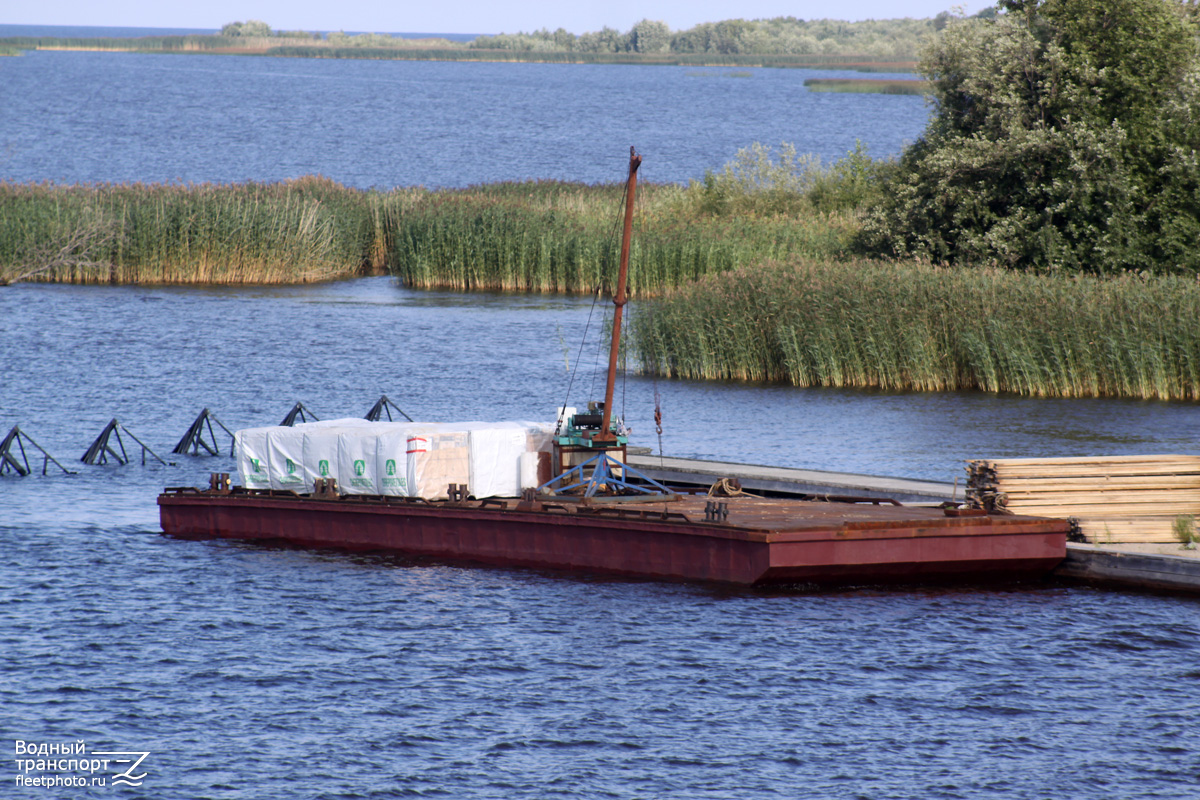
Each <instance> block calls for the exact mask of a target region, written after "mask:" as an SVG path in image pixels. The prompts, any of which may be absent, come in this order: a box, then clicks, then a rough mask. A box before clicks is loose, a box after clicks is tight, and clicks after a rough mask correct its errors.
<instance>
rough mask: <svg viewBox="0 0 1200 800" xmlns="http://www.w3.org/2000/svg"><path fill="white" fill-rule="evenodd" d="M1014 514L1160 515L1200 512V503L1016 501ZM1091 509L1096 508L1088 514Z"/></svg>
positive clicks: (1059, 515)
mask: <svg viewBox="0 0 1200 800" xmlns="http://www.w3.org/2000/svg"><path fill="white" fill-rule="evenodd" d="M1007 508H1008V510H1009V511H1011V512H1013V513H1014V514H1026V515H1029V516H1034V517H1037V516H1042V517H1078V516H1095V515H1096V514H1097V513H1103V514H1111V515H1114V516H1147V517H1152V516H1160V515H1163V514H1172V515H1182V514H1200V503H1143V504H1138V503H1123V504H1119V503H1110V504H1105V505H1099V504H1096V503H1082V504H1078V505H1067V504H1065V503H1057V504H1045V505H1039V504H1035V503H1014V504H1011V505H1009V506H1007ZM1089 509H1095V511H1094V512H1093V513H1092V514H1088V511H1089Z"/></svg>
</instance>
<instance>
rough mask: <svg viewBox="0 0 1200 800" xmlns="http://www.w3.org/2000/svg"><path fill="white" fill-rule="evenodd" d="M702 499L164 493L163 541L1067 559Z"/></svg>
mask: <svg viewBox="0 0 1200 800" xmlns="http://www.w3.org/2000/svg"><path fill="white" fill-rule="evenodd" d="M706 500H707V498H692V497H685V498H683V499H681V500H680V501H679V502H673V503H662V504H656V505H651V506H649V507H647V506H644V505H643V506H640V507H639V508H638V509H637V511H636V512H634V513H629V512H628V511H624V510H622V511H616V510H607V509H603V510H596V509H594V508H587V507H578V506H572V505H566V504H564V506H561V507H557V508H556V507H547V508H543V509H530V508H519V507H518V506H519V505H520V504H519V503H518V502H517V501H515V500H513V501H503V502H499V503H496V502H492V503H487V504H481V503H476V502H466V503H428V504H427V503H414V502H406V501H403V500H397V499H395V498H391V499H388V498H355V499H353V500H351V499H340V500H339V499H330V498H320V497H304V496H296V495H291V494H288V495H281V494H271V493H249V492H234V493H228V492H196V491H190V492H185V491H168V492H167V493H164V494H162V495H160V496H159V498H158V503H159V506H160V515H161V520H162V527H163V531H164V532H166V533H167V534H170V535H175V536H185V537H205V538H209V537H216V538H230V539H245V540H260V541H283V542H288V543H291V544H295V545H300V546H317V547H337V548H345V549H352V550H380V551H390V552H396V553H403V554H408V555H415V556H426V557H432V558H437V559H445V560H451V561H470V562H479V563H485V564H493V565H500V566H515V567H533V568H541V569H555V570H565V571H568V572H589V573H609V574H614V575H625V576H637V577H645V578H657V579H666V580H691V581H712V582H720V583H733V584H742V585H755V584H769V583H816V584H846V583H856V582H857V583H863V582H865V583H870V582H897V581H900V582H922V581H943V580H981V579H1006V578H1023V577H1034V576H1038V575H1044V574H1046V573H1048V572H1049V571H1050V570H1052V569H1053V568H1054V567H1055V566H1056V565H1057V564H1058V563H1059V562H1060V561H1062V559H1063V558H1064V556H1065V553H1066V535H1067V532H1068V529H1069V526H1068V523H1067V522H1066V521H1065V520H1051V519H1040V518H1034V517H1015V516H1000V517H997V516H984V517H959V518H951V517H946V516H945V515H944V514H943V513H942V511H941V509H936V508H932V509H931V508H920V507H911V506H907V507H895V506H861V505H847V504H838V503H818V502H804V501H794V500H765V499H759V498H732V499H730V500H728V510H729V514H728V517H727V519H726V520H725V521H723V522H708V521H705V519H704V504H705V502H706Z"/></svg>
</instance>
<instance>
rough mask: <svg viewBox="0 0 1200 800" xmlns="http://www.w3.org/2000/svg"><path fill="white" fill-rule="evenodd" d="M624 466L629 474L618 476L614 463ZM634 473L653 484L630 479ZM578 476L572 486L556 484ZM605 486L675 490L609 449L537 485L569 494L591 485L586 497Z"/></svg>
mask: <svg viewBox="0 0 1200 800" xmlns="http://www.w3.org/2000/svg"><path fill="white" fill-rule="evenodd" d="M614 464H615V465H616V468H618V469H620V470H622V471H623V472H624V474H625V477H624V478H618V477H617V475H616V473H615V472H614V471H613V469H614V468H613V466H611V465H614ZM588 466H591V467H592V474H591V477H584V468H585V467H588ZM630 475H632V476H633V477H635V478H638V479H640V480H643V481H645V482H646V483H648V484H650V486H649V487H647V486H641V485H638V484H634V483H630V482H629V481H628V480H627V479H628V478H629V476H630ZM572 477H574V480H575V483H572V484H570V485H569V486H566V485H560V486H558V487H557V488H555V484H565V483H566V482H567V481H568V480H571V479H572ZM601 486H607V487H609V488H610V489H618V490H620V489H629V490H631V491H635V492H640V493H642V494H670V495H673V494H675V493H674V492H672V491H671V490H670V489H668V488H667V487H666V486H663V485H662V484H661V483H659V482H658V481H656V480H654V479H653V478H651V477H650V476H649V475H646V474H645V473H642V472H639V471H638V470H636V469H634V468H633V467H631V466H629V465H628V464H626V463H624V462H622V461H618V460H617V459H615V458H613V457H612V456H610V455H609V454H608V453H603V452H601V453H597V454H596V455H594V456H592V457H591V458H589V459H588V460H587V461H584V462H583V463H582V464H576V465H575V466H573V467H571V468H570V469H569V470H567V471H566V472H564V473H563V474H561V475H559V476H557V477H554V478H551V479H550V480H548V481H546V482H545V483H543V484H542V485H541V486H539V487H538V488H537V490H538V492H539V493H541V492H544V491H546V490H550V491H553V492H556V493H562V494H566V493H568V492H571V491H573V490H575V489H579V488H582V487H587V488H586V489H585V491H584V493H583V496H584V497H593V496H595V494H596V493H597V492H598V491H599V490H600V487H601Z"/></svg>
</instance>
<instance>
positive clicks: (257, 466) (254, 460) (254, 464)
mask: <svg viewBox="0 0 1200 800" xmlns="http://www.w3.org/2000/svg"><path fill="white" fill-rule="evenodd" d="M261 465H262V462H261V461H259V460H258V459H257V458H252V459H250V467H251V468H252V469H253V470H254V471H255V472H262V466H261Z"/></svg>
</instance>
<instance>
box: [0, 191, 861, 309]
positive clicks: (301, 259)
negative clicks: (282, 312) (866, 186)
mask: <svg viewBox="0 0 1200 800" xmlns="http://www.w3.org/2000/svg"><path fill="white" fill-rule="evenodd" d="M622 191H623V186H621V185H607V186H605V185H599V186H589V185H585V184H578V183H559V182H527V183H500V184H491V185H488V186H481V187H474V188H470V189H465V190H440V191H427V190H424V189H419V188H418V189H397V190H394V191H391V192H386V193H381V192H363V191H358V190H354V189H347V188H345V187H343V186H340V185H339V184H336V183H334V182H332V181H329V180H326V179H322V178H304V179H300V180H295V181H288V182H284V183H277V184H256V183H250V184H240V185H226V186H214V185H201V186H182V185H142V184H129V185H120V186H113V185H95V186H55V185H49V184H6V183H0V282H10V281H13V280H19V279H26V280H29V279H38V280H48V281H62V282H78V283H89V282H116V283H285V282H307V281H317V280H328V279H332V278H338V277H345V276H349V275H356V274H361V273H363V272H382V271H385V270H386V271H390V272H392V273H393V274H395V275H397V276H398V277H400V278H401V279H402V280H403V281H404V282H405V283H407V284H409V285H411V286H414V287H418V288H428V289H433V288H437V289H457V290H491V291H496V290H498V291H522V292H590V291H593V290H594V289H596V288H597V287H605V288H611V281H612V279H613V276H614V275H615V273H616V269H615V265H616V260H617V256H618V247H619V236H618V233H619V230H618V225H617V223H618V220H619V216H620V200H621V194H622ZM687 192H688V190H687V189H684V188H683V187H679V186H675V185H656V184H642V186H641V190H640V191H639V200H638V215H637V230H636V236H635V240H634V248H633V252H632V254H631V269H630V293H631V294H632V295H635V296H636V295H645V294H654V293H657V292H661V291H663V290H664V289H666V288H669V287H672V286H675V285H678V284H680V283H683V282H686V281H690V280H693V279H695V278H697V277H700V276H702V275H706V274H709V273H711V272H719V271H723V270H729V269H733V268H735V267H736V266H738V265H739V264H743V263H746V262H748V261H753V260H756V259H761V258H764V257H766V258H783V257H786V256H789V255H796V254H799V255H809V256H832V255H838V254H840V253H842V252H844V251H845V250H846V249H847V248H848V247H849V242H850V238H851V236H852V234H853V231H854V225H853V224H852V220H851V219H850V217H849V216H847V215H841V216H838V215H824V216H822V215H814V216H812V217H811V218H810V219H808V220H806V221H804V222H800V221H797V220H796V219H794V218H790V217H785V216H775V217H754V216H750V217H741V216H734V215H730V216H705V215H703V214H697V213H696V212H695V210H694V208H693V207H692V206H691V205H689V201H688V199H687Z"/></svg>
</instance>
